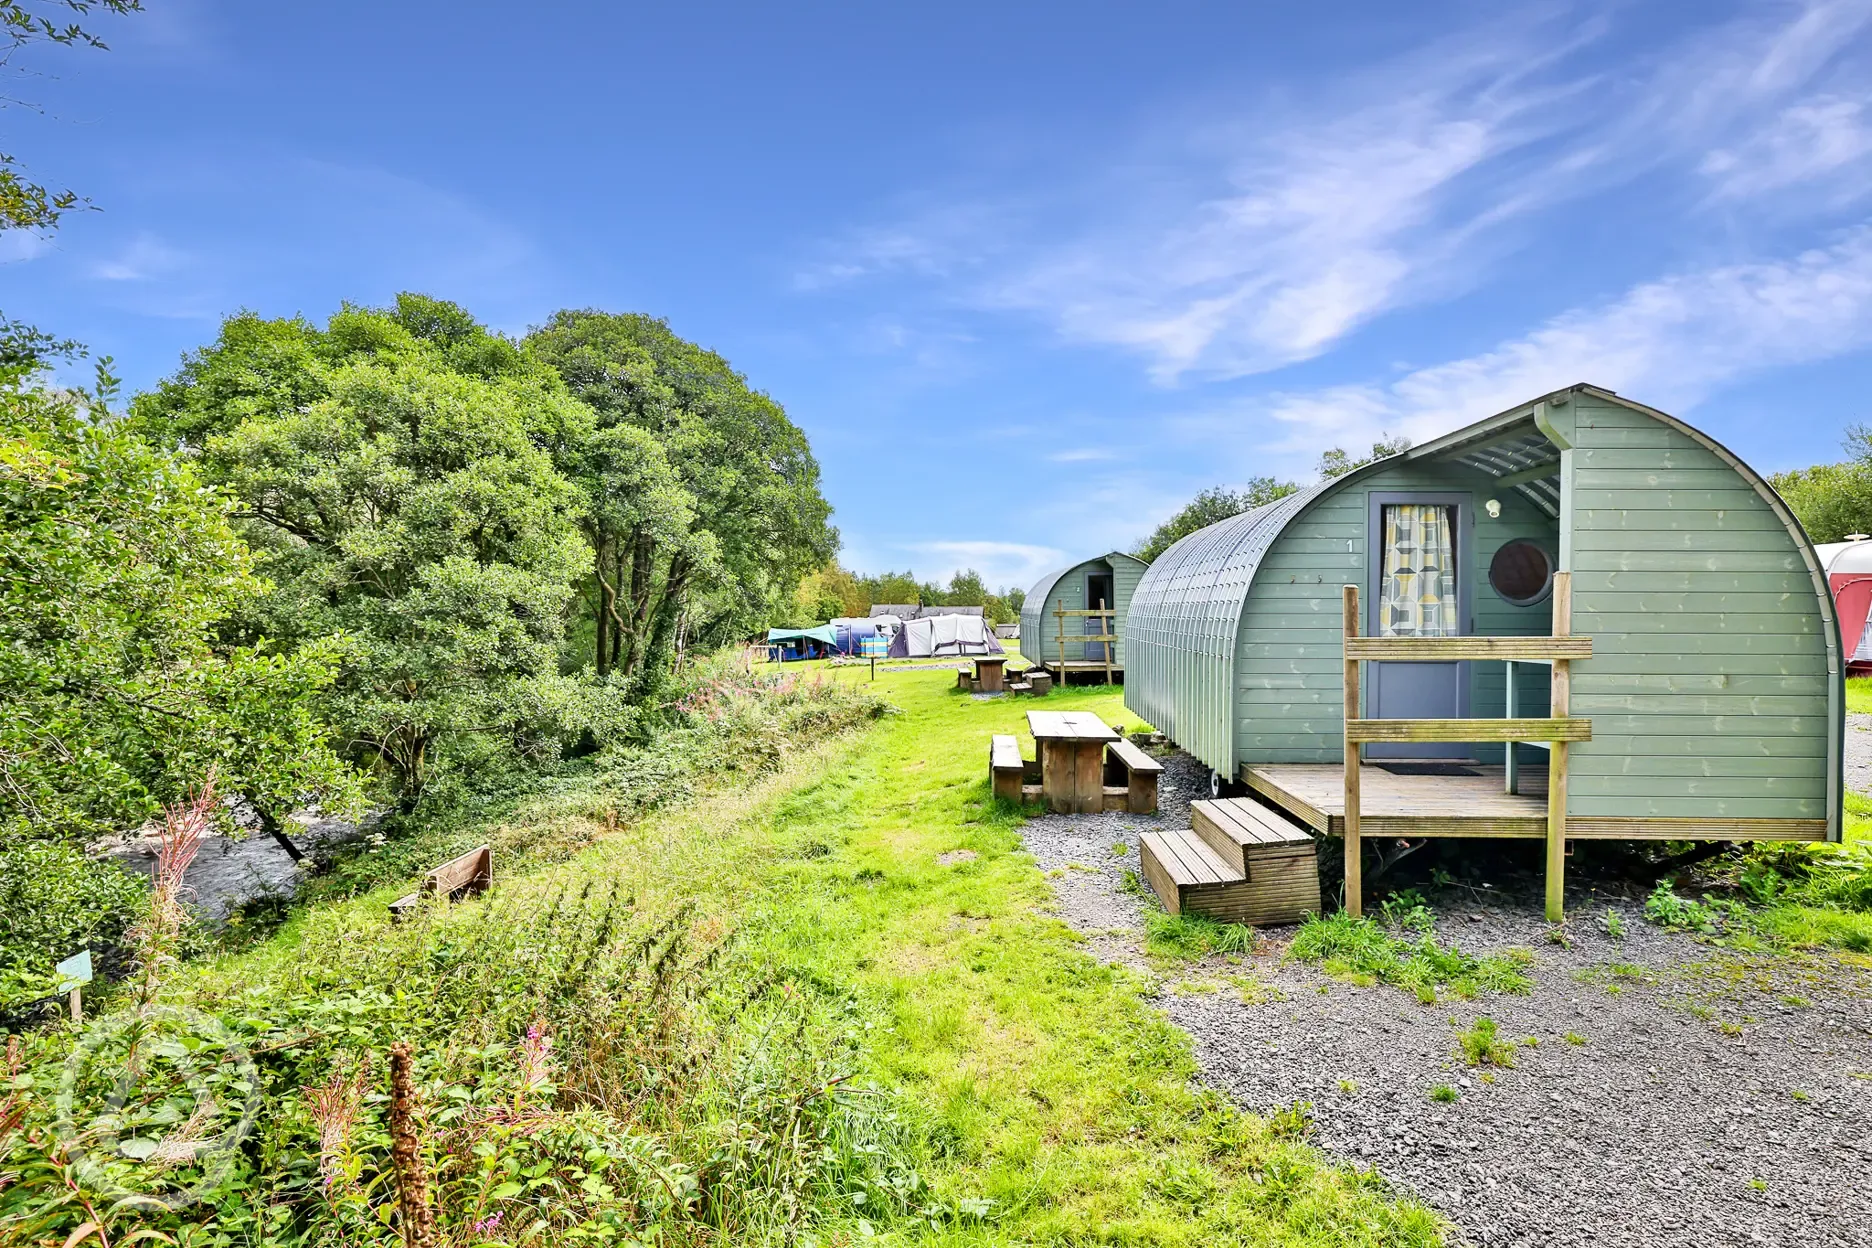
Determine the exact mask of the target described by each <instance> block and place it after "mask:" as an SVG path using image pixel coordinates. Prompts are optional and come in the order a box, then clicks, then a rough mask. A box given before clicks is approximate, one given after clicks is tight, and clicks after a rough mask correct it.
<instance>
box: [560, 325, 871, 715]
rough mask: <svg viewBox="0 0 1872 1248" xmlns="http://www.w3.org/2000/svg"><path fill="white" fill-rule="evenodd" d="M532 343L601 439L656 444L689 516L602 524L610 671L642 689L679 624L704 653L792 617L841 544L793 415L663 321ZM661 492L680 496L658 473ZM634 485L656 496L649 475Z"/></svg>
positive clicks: (602, 631)
mask: <svg viewBox="0 0 1872 1248" xmlns="http://www.w3.org/2000/svg"><path fill="white" fill-rule="evenodd" d="M526 345H527V347H528V348H529V349H530V350H531V352H532V353H533V354H534V356H535V357H536V358H538V359H539V360H541V361H542V362H544V363H545V364H548V365H550V366H551V367H552V368H553V369H555V370H556V371H557V373H558V374H559V376H561V377H563V378H564V381H565V384H566V385H567V386H568V387H570V389H571V391H572V393H573V394H575V395H576V396H578V397H579V398H580V399H583V400H584V401H585V402H586V403H587V404H589V405H590V406H591V408H592V410H593V411H594V412H595V413H596V414H597V424H598V429H599V430H600V431H601V433H602V434H604V435H607V436H616V437H623V436H626V435H624V434H622V433H621V432H619V431H621V430H625V429H634V430H638V431H641V432H642V433H643V434H646V435H648V436H649V438H650V439H651V441H652V442H653V443H654V445H655V446H656V447H658V448H660V450H661V451H662V453H663V455H664V456H665V457H666V459H667V462H668V466H669V470H670V472H671V473H672V474H673V482H674V483H675V484H676V485H679V486H680V488H681V490H682V491H684V492H686V494H687V496H688V502H687V505H688V507H689V508H691V509H692V512H691V513H690V514H681V515H669V516H664V515H662V513H661V511H660V509H659V507H658V506H655V505H650V506H643V507H640V508H638V509H637V510H636V512H635V513H633V514H635V515H636V516H637V517H638V518H637V519H635V520H631V519H629V518H628V517H624V518H619V519H618V520H616V521H615V522H613V521H610V520H604V521H603V522H602V523H600V520H601V518H598V517H595V518H594V521H593V523H594V524H598V525H599V531H598V533H597V537H596V539H595V540H594V541H593V543H592V544H593V547H594V551H595V554H594V557H595V559H596V563H595V564H594V572H593V576H594V580H595V581H596V582H597V586H596V589H595V596H596V601H597V604H598V609H599V619H600V620H601V621H603V623H601V624H600V625H599V626H598V629H597V630H596V631H597V633H598V641H599V642H600V643H603V642H604V641H605V640H606V638H607V637H608V638H610V645H611V647H612V654H611V656H610V657H609V659H607V658H606V656H605V654H604V653H603V652H604V645H603V644H600V645H599V647H598V654H597V657H596V662H597V665H598V667H599V669H600V671H608V670H609V669H610V667H611V666H614V665H616V666H622V667H624V669H625V670H626V672H627V673H628V674H630V675H631V676H632V677H633V679H640V678H645V677H648V678H660V675H661V672H662V671H663V669H664V668H665V667H666V666H667V663H666V657H667V656H668V655H669V654H670V653H672V652H673V650H674V648H675V645H676V643H677V638H678V633H679V630H680V629H682V628H686V629H687V630H688V631H689V634H690V636H691V638H692V639H693V641H694V642H695V644H699V645H704V646H706V645H715V644H721V643H725V642H727V641H729V640H733V639H738V638H739V637H741V636H743V635H745V634H746V633H748V632H750V631H753V630H754V629H756V628H759V627H764V626H765V625H766V624H768V623H770V622H773V621H777V620H781V619H785V618H786V617H787V615H788V614H789V611H790V608H791V606H792V599H793V596H794V592H795V590H796V588H797V586H798V584H799V582H800V580H801V578H802V577H804V576H806V575H807V574H808V573H810V572H812V571H813V570H814V569H817V568H821V567H824V566H825V565H826V563H827V562H828V561H829V560H830V558H831V556H832V553H833V551H834V550H835V549H836V548H837V546H838V534H837V531H836V530H835V529H833V528H832V527H831V525H830V524H829V523H828V521H829V518H830V516H831V505H830V504H829V503H827V502H826V500H825V497H824V496H823V495H822V494H821V493H820V490H819V464H818V461H817V460H816V459H814V458H813V454H812V448H811V447H810V446H809V445H808V443H807V440H806V435H805V434H804V433H802V432H801V431H800V429H799V427H798V426H796V425H795V424H794V423H793V422H792V421H791V420H790V419H788V417H787V414H786V411H785V410H784V409H783V408H782V407H781V406H780V405H779V404H778V403H776V402H774V400H773V399H771V398H769V397H768V396H767V395H765V394H762V393H761V392H759V391H757V390H755V389H753V388H752V387H750V386H749V385H748V382H747V378H745V377H744V376H742V375H741V374H740V373H738V372H736V371H735V370H734V369H733V367H732V366H730V365H729V363H728V361H727V360H725V359H723V358H722V357H721V356H719V355H717V354H715V353H714V352H712V351H708V350H705V349H703V348H702V347H699V346H697V345H696V344H694V343H692V342H688V341H686V340H684V339H682V338H680V337H678V336H677V335H676V334H674V333H673V332H671V330H670V328H669V325H668V324H667V323H665V322H664V321H661V320H658V319H656V318H654V317H649V316H643V315H638V314H624V315H618V314H610V313H603V312H596V311H590V310H586V311H572V310H566V311H562V312H559V313H557V314H555V315H554V316H553V318H552V319H551V320H549V321H548V322H547V323H546V324H545V325H544V326H543V327H541V328H539V329H537V330H535V331H534V332H533V333H532V334H530V335H528V337H527V340H526ZM641 462H642V463H644V464H648V463H649V462H650V461H648V460H647V459H646V460H642V461H641ZM568 468H569V470H571V471H573V473H574V475H579V474H580V472H581V471H582V469H581V467H580V465H579V464H578V463H576V462H573V463H570V464H568ZM654 486H655V488H656V489H658V490H664V493H663V494H662V495H661V496H662V497H666V498H674V497H675V496H674V495H671V494H669V493H668V492H667V489H666V487H665V486H664V485H663V484H662V481H661V478H660V477H659V478H658V479H657V481H656V482H655V483H654ZM632 488H633V489H635V490H639V491H647V490H649V489H650V488H652V487H651V484H649V478H647V477H646V478H645V479H644V482H640V483H634V484H633V486H632ZM653 520H655V521H657V522H658V524H659V525H660V527H656V526H653V525H652V523H651V521H653ZM607 601H615V602H616V610H615V614H613V613H612V612H611V611H609V610H604V609H603V604H604V603H605V602H607Z"/></svg>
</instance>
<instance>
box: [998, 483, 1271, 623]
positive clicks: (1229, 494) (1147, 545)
mask: <svg viewBox="0 0 1872 1248" xmlns="http://www.w3.org/2000/svg"><path fill="white" fill-rule="evenodd" d="M1299 488H1300V487H1299V486H1297V485H1295V484H1293V483H1292V482H1291V481H1276V480H1275V479H1274V478H1273V477H1256V478H1254V479H1253V480H1251V481H1250V482H1248V484H1247V485H1246V486H1245V487H1243V488H1242V489H1239V490H1231V489H1229V488H1227V487H1226V486H1220V485H1217V486H1211V487H1210V488H1209V489H1206V490H1204V491H1202V493H1200V494H1198V495H1197V496H1196V497H1195V498H1193V499H1191V500H1190V501H1189V502H1188V503H1187V504H1186V505H1185V506H1184V508H1183V510H1181V511H1179V512H1177V513H1176V515H1174V516H1171V517H1170V518H1169V519H1168V520H1166V521H1164V522H1163V523H1162V524H1160V525H1158V526H1157V528H1156V529H1155V530H1153V531H1152V533H1151V535H1150V536H1149V537H1148V538H1146V539H1145V540H1144V541H1143V542H1142V543H1141V544H1140V545H1139V546H1138V548H1137V549H1136V550H1134V551H1132V552H1131V553H1132V554H1134V555H1136V556H1137V557H1138V558H1140V559H1142V560H1144V561H1145V562H1146V563H1149V562H1150V561H1151V560H1153V559H1155V558H1157V556H1159V555H1161V554H1163V552H1164V551H1166V550H1169V549H1170V547H1172V546H1173V545H1175V544H1176V543H1177V542H1180V541H1182V540H1183V539H1184V538H1186V537H1188V536H1189V535H1190V534H1192V533H1194V532H1195V531H1196V530H1198V529H1206V528H1208V527H1209V526H1210V525H1212V524H1220V523H1221V522H1222V521H1224V520H1227V519H1228V518H1229V517H1230V516H1238V515H1240V514H1241V513H1242V512H1244V511H1249V510H1251V509H1253V508H1255V507H1262V506H1266V505H1267V504H1268V503H1271V502H1274V501H1275V500H1276V499H1281V498H1285V497H1287V496H1288V495H1289V494H1291V493H1293V492H1294V491H1295V490H1297V489H1299ZM1023 597H1024V595H1023Z"/></svg>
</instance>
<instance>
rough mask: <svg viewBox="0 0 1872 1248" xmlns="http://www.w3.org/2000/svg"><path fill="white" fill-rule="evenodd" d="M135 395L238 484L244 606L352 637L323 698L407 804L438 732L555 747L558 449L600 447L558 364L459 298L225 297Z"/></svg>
mask: <svg viewBox="0 0 1872 1248" xmlns="http://www.w3.org/2000/svg"><path fill="white" fill-rule="evenodd" d="M134 410H135V415H136V419H137V421H138V424H139V426H140V427H141V428H143V429H145V430H147V431H148V432H149V433H150V435H151V436H152V437H155V438H158V439H172V440H175V441H178V442H180V443H182V444H184V445H186V446H189V447H190V448H192V449H193V450H194V451H195V453H196V454H198V455H199V462H200V465H201V468H202V471H203V472H204V473H206V474H207V475H208V476H209V477H210V478H211V479H212V480H214V481H216V482H218V483H220V484H222V485H224V486H225V487H226V488H227V489H228V490H230V491H231V492H232V493H233V494H234V496H235V497H236V498H238V499H239V500H240V504H241V505H240V508H239V510H238V512H237V513H236V514H237V517H238V518H239V519H240V520H242V521H243V522H244V524H245V526H246V530H247V533H248V535H249V538H250V540H251V542H252V543H253V545H254V547H255V548H256V550H257V551H258V552H259V554H260V560H261V565H262V567H263V568H264V570H265V571H266V573H267V575H268V576H270V577H271V578H272V580H273V582H274V585H275V588H274V590H273V592H271V593H270V594H268V595H267V596H266V597H265V598H264V599H262V600H260V601H259V602H258V603H256V604H255V606H254V607H253V609H252V610H251V611H250V612H249V613H248V623H249V627H251V628H254V629H257V630H260V631H264V633H265V634H266V635H269V636H274V637H281V638H290V639H294V640H298V639H307V640H310V639H315V638H324V637H333V636H341V635H342V636H344V637H346V638H347V639H348V643H349V646H350V655H349V658H348V661H347V662H346V664H345V667H344V672H343V675H342V678H341V679H340V680H339V682H338V684H337V686H336V688H335V690H334V706H335V708H336V713H337V715H338V717H339V720H340V722H341V723H342V724H343V726H344V729H345V731H346V732H347V734H348V735H349V739H350V741H351V743H352V745H353V747H354V748H356V749H358V750H360V751H362V752H364V753H365V754H366V755H367V756H369V757H370V758H372V759H373V760H375V761H376V762H378V763H379V764H380V765H382V766H383V767H384V768H386V769H387V770H388V772H389V773H390V775H391V778H392V779H393V781H394V787H395V793H396V801H397V805H398V808H399V809H400V810H403V811H407V810H409V809H411V808H412V807H413V806H414V804H415V802H416V801H417V800H418V799H419V798H420V797H421V795H422V794H423V792H424V790H425V788H426V787H427V786H428V785H429V784H430V782H431V780H432V778H433V775H434V773H435V767H436V764H437V759H438V754H439V752H440V750H441V748H442V747H445V746H450V745H458V744H461V743H463V742H465V741H466V739H468V738H473V737H481V738H484V739H488V740H495V741H499V742H502V743H504V744H505V745H506V746H508V747H510V748H511V749H512V750H513V751H514V752H516V753H518V754H520V755H523V756H531V755H535V754H538V753H540V752H542V751H547V750H549V749H551V748H554V747H552V745H551V744H550V743H551V742H552V741H553V740H555V739H556V737H557V736H558V735H560V734H562V733H563V732H564V731H565V730H566V727H567V725H565V724H564V723H563V722H559V720H558V718H557V717H558V716H559V715H560V713H562V712H565V711H567V710H568V709H570V708H572V707H573V703H572V702H571V700H569V699H568V698H567V696H566V690H565V689H564V688H562V687H560V685H559V683H558V682H560V677H559V674H558V656H559V648H560V644H561V641H562V639H563V636H564V620H565V617H566V614H567V609H568V607H569V606H570V605H571V600H572V596H573V582H574V580H575V578H577V577H578V576H579V575H580V574H581V573H582V572H583V571H584V570H585V568H586V567H587V565H588V562H589V558H590V555H589V549H588V547H587V546H586V544H585V542H584V541H583V540H582V539H581V537H580V534H579V529H578V523H579V518H580V516H581V513H582V511H583V502H584V500H582V499H581V497H580V491H579V489H578V488H577V487H576V486H575V485H574V484H573V483H572V482H570V481H568V480H567V479H566V477H565V476H563V475H562V474H561V473H560V472H559V471H558V470H557V469H556V468H555V466H554V462H553V460H554V456H553V451H554V450H562V451H565V450H566V448H574V447H577V448H584V450H583V452H581V453H588V454H592V455H595V456H596V455H598V454H599V452H598V451H596V450H594V449H593V444H592V435H593V433H594V428H595V425H594V420H593V417H592V413H591V412H590V410H589V409H588V408H586V407H585V405H584V404H582V403H580V402H578V401H577V400H576V399H574V398H572V397H571V396H570V395H569V394H567V393H566V392H565V390H564V387H563V386H562V385H560V384H559V382H558V379H557V377H556V376H554V375H552V374H551V373H550V372H548V371H547V370H544V369H539V368H536V367H532V366H531V365H530V364H529V363H528V361H527V359H526V357H525V355H524V353H523V352H521V351H520V350H519V349H518V348H517V347H515V346H514V344H512V343H509V342H504V341H503V340H500V339H498V338H496V337H495V336H493V335H490V334H488V333H487V331H486V330H484V329H481V328H480V327H479V326H478V325H475V324H474V323H473V322H472V319H471V318H468V317H467V315H466V314H465V313H463V312H461V310H460V309H458V308H455V307H454V306H453V305H449V304H442V303H440V302H439V301H435V300H429V299H424V298H421V297H417V296H404V297H402V298H400V299H399V301H398V305H397V307H395V308H393V309H390V310H378V311H373V310H368V309H362V308H356V307H346V308H345V309H344V310H342V311H341V312H339V313H338V314H337V315H335V316H333V317H332V318H331V320H330V322H329V323H328V324H327V325H326V326H325V328H324V329H322V330H320V329H316V328H314V327H313V326H311V325H308V324H306V323H304V322H298V321H287V322H270V323H267V322H259V321H257V320H256V319H255V318H252V317H235V318H232V319H231V320H229V321H228V322H227V323H226V325H224V327H223V332H222V335H221V337H220V338H219V339H218V340H217V341H216V342H215V343H214V344H213V345H211V346H209V347H207V348H204V349H203V350H202V351H200V352H198V353H196V354H195V355H194V356H192V357H191V358H190V359H188V360H187V361H186V362H185V364H184V367H183V369H182V371H181V372H180V373H179V374H178V375H177V376H176V377H175V378H173V379H171V381H170V382H168V383H166V384H165V385H163V386H162V387H161V388H159V389H158V390H157V391H156V392H154V393H152V394H149V395H146V396H143V397H142V398H141V399H139V400H138V402H137V404H136V405H135V408H134ZM566 453H568V454H570V453H571V452H570V451H566ZM464 748H466V747H465V746H464Z"/></svg>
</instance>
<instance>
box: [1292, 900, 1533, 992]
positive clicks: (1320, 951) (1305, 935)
mask: <svg viewBox="0 0 1872 1248" xmlns="http://www.w3.org/2000/svg"><path fill="white" fill-rule="evenodd" d="M1287 953H1288V956H1289V957H1292V958H1295V959H1298V960H1299V961H1302V962H1316V963H1319V964H1321V965H1322V966H1323V967H1324V968H1325V970H1326V972H1327V973H1328V974H1330V975H1334V976H1338V977H1340V978H1344V979H1348V980H1350V981H1351V982H1353V983H1357V984H1362V985H1369V984H1373V983H1386V984H1392V985H1394V986H1396V987H1399V988H1402V989H1404V990H1406V991H1408V992H1412V993H1415V994H1416V995H1417V997H1418V999H1419V1000H1425V1001H1426V1003H1427V1002H1428V1001H1434V1000H1436V993H1437V990H1438V989H1439V988H1445V989H1447V990H1448V991H1450V992H1452V993H1454V994H1455V995H1457V996H1459V997H1465V998H1467V997H1473V996H1476V995H1477V994H1478V993H1482V992H1514V993H1524V992H1527V991H1529V989H1531V988H1532V987H1533V981H1531V980H1530V979H1529V978H1528V977H1527V975H1526V974H1525V973H1524V971H1523V968H1524V967H1525V966H1527V964H1528V962H1529V961H1531V960H1532V955H1530V954H1527V953H1525V952H1524V951H1517V952H1511V953H1509V954H1505V955H1491V956H1489V957H1484V958H1477V957H1473V956H1471V955H1469V954H1466V953H1463V952H1461V951H1460V950H1457V949H1454V948H1445V947H1444V946H1442V945H1440V944H1438V943H1437V941H1436V938H1435V937H1434V936H1432V935H1430V934H1428V933H1423V934H1420V935H1419V936H1418V938H1417V939H1416V940H1415V941H1407V940H1402V939H1399V938H1398V937H1396V936H1393V935H1391V934H1390V933H1389V932H1388V931H1386V930H1385V928H1384V926H1383V925H1382V924H1381V923H1378V922H1375V921H1373V920H1371V919H1366V918H1353V917H1352V916H1351V915H1349V914H1347V913H1345V912H1344V911H1340V912H1339V913H1337V914H1333V915H1330V916H1328V917H1326V918H1319V917H1314V918H1310V919H1308V920H1307V921H1306V922H1305V923H1304V924H1302V925H1301V927H1300V930H1299V932H1298V933H1296V934H1295V936H1294V939H1293V942H1292V943H1291V944H1290V945H1289V946H1288V948H1287Z"/></svg>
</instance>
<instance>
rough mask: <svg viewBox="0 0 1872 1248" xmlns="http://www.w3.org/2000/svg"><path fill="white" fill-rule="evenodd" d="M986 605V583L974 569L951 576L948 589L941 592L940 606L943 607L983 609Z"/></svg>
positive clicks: (964, 570)
mask: <svg viewBox="0 0 1872 1248" xmlns="http://www.w3.org/2000/svg"><path fill="white" fill-rule="evenodd" d="M987 603H988V586H987V583H986V582H984V581H983V580H982V578H981V573H979V572H977V571H976V570H975V569H974V568H964V569H962V570H961V571H959V572H957V573H956V574H955V575H953V576H951V577H950V578H949V588H948V589H946V590H944V591H943V597H942V605H943V606H945V607H983V606H986V605H987Z"/></svg>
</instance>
